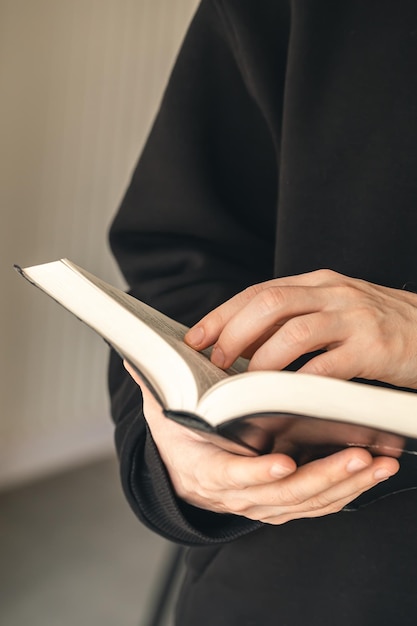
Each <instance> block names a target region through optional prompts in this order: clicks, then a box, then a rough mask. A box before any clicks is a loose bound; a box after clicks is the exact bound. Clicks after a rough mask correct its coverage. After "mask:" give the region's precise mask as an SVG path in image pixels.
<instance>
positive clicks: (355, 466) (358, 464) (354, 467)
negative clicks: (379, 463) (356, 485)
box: [346, 459, 369, 474]
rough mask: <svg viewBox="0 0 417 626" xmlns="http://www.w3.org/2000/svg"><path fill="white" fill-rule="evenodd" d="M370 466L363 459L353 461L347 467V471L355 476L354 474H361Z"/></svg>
mask: <svg viewBox="0 0 417 626" xmlns="http://www.w3.org/2000/svg"><path fill="white" fill-rule="evenodd" d="M368 465H369V463H367V462H366V461H363V460H362V459H351V460H350V461H349V463H348V464H347V465H346V469H347V471H348V472H350V473H351V474H353V473H354V472H360V471H361V470H363V469H365V467H368Z"/></svg>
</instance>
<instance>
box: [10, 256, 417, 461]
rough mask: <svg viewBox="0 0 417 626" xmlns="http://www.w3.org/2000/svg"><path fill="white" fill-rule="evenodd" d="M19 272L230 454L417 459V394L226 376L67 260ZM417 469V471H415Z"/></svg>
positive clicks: (170, 323) (177, 328) (274, 376)
mask: <svg viewBox="0 0 417 626" xmlns="http://www.w3.org/2000/svg"><path fill="white" fill-rule="evenodd" d="M15 267H16V269H17V270H18V271H19V272H20V273H21V274H22V275H23V276H24V277H25V278H27V279H28V280H29V281H30V282H31V283H33V284H35V285H36V286H38V287H40V288H41V289H42V290H43V291H44V292H46V293H47V294H48V295H50V296H51V297H52V298H53V299H54V300H56V301H57V302H59V303H60V304H61V305H63V306H64V307H65V308H66V309H68V310H69V311H71V312H72V313H73V314H74V315H76V316H77V317H78V318H79V319H80V320H82V321H83V322H85V323H86V324H88V325H89V326H90V327H91V328H92V329H94V330H95V331H96V332H97V333H98V334H99V335H101V336H102V337H103V338H104V339H105V340H106V341H107V342H108V343H109V344H110V345H111V346H112V347H113V348H114V349H115V350H116V351H117V352H118V353H119V354H120V355H121V356H122V357H123V358H124V359H126V360H127V361H128V362H129V363H131V365H132V366H133V367H134V368H135V369H136V370H137V371H138V372H139V373H140V375H141V376H142V378H143V379H144V380H145V381H146V384H147V385H148V386H149V388H150V389H151V390H152V392H153V394H154V395H155V397H156V398H157V399H158V401H159V402H160V404H161V405H162V407H163V410H164V412H165V415H166V416H167V417H169V418H171V419H174V420H176V421H177V422H179V423H181V424H183V425H184V426H186V427H188V428H192V429H194V430H197V431H199V432H200V433H201V434H202V435H203V436H205V437H207V438H208V439H210V440H212V441H213V442H215V443H217V444H218V445H221V446H222V447H224V448H225V449H227V450H229V451H232V452H235V453H240V454H247V455H256V454H264V453H268V452H271V451H277V452H283V453H286V454H289V455H290V456H292V457H293V458H294V459H295V460H296V461H297V462H298V463H299V464H302V463H305V462H307V461H309V460H311V459H314V458H318V457H321V456H324V455H326V454H329V453H331V452H334V451H336V450H340V449H342V448H344V447H346V446H361V447H366V448H367V449H369V450H370V451H371V452H372V453H373V454H375V455H377V454H384V455H389V456H394V457H398V458H399V457H400V456H401V455H403V454H404V453H406V454H407V453H409V454H410V455H415V454H417V452H416V451H417V393H412V392H408V391H403V390H397V389H391V388H384V387H381V386H376V385H371V384H365V383H360V382H353V381H340V380H335V379H331V378H325V377H319V376H313V375H308V374H299V373H297V372H287V371H283V372H277V371H265V372H246V371H245V368H246V364H247V362H246V361H245V360H243V359H239V360H238V361H236V363H235V365H234V367H233V368H231V369H229V370H227V371H223V370H221V369H219V368H217V367H216V366H214V365H213V364H212V363H211V362H210V359H209V352H208V351H205V352H204V353H198V352H196V351H194V350H193V349H191V348H190V347H188V346H187V345H186V344H185V343H184V341H183V337H184V334H185V332H186V331H187V328H186V327H185V326H183V325H182V324H179V323H178V322H176V321H174V320H172V319H170V318H169V317H167V316H165V315H163V314H162V313H160V312H158V311H156V310H154V309H152V308H151V307H149V306H148V305H146V304H144V303H143V302H140V301H138V300H137V299H135V298H133V297H131V296H129V295H127V294H125V293H124V292H123V291H121V290H119V289H117V288H115V287H112V286H110V285H108V284H107V283H105V282H103V281H102V280H100V279H99V278H97V277H95V276H93V275H92V274H90V273H88V272H86V271H85V270H83V269H82V268H80V267H77V266H76V265H74V264H73V263H71V262H70V261H68V260H67V259H61V260H59V261H54V262H52V263H46V264H43V265H36V266H33V267H28V268H25V269H21V268H20V267H18V266H15ZM416 465H417V461H416Z"/></svg>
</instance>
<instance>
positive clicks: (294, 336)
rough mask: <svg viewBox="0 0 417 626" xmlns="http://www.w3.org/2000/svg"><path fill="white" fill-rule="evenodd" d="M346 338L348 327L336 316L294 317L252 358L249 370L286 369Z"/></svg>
mask: <svg viewBox="0 0 417 626" xmlns="http://www.w3.org/2000/svg"><path fill="white" fill-rule="evenodd" d="M347 337H348V327H347V326H346V325H343V324H342V320H341V317H340V316H338V315H335V314H333V313H327V312H325V311H321V312H320V313H311V314H308V315H300V316H297V317H294V318H292V319H290V320H289V321H287V322H286V323H285V324H284V325H283V326H281V327H280V328H277V330H276V332H275V333H274V334H272V335H271V336H270V337H269V338H268V339H267V340H266V341H265V342H264V343H263V344H262V345H260V346H259V347H258V349H257V350H256V351H255V352H254V353H253V354H252V358H251V361H250V363H249V370H265V369H283V368H284V367H286V366H287V365H289V364H290V363H292V362H293V361H295V360H296V359H297V358H298V357H300V356H303V355H304V354H308V353H311V352H314V351H317V350H320V349H329V348H331V347H332V346H333V345H335V344H339V343H341V342H344V341H345V340H346V339H347Z"/></svg>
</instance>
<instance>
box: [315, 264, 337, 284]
mask: <svg viewBox="0 0 417 626" xmlns="http://www.w3.org/2000/svg"><path fill="white" fill-rule="evenodd" d="M311 276H312V278H313V281H314V282H315V284H317V285H328V284H332V283H334V282H335V281H336V280H338V279H340V277H341V274H338V273H337V272H335V271H334V270H329V269H327V268H322V269H319V270H315V271H314V272H311Z"/></svg>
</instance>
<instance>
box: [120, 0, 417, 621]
mask: <svg viewBox="0 0 417 626" xmlns="http://www.w3.org/2000/svg"><path fill="white" fill-rule="evenodd" d="M416 72H417V4H416V3H415V1H414V0H396V2H395V3H394V2H393V1H392V0H344V1H343V2H342V1H341V0H261V1H257V2H255V0H204V1H203V2H202V3H201V5H200V7H199V9H198V10H197V13H196V15H195V17H194V20H193V22H192V24H191V27H190V29H189V31H188V33H187V35H186V38H185V41H184V44H183V46H182V48H181V51H180V53H179V56H178V59H177V62H176V64H175V67H174V70H173V72H172V76H171V78H170V81H169V84H168V86H167V89H166V91H165V94H164V97H163V101H162V103H161V107H160V110H159V112H158V115H157V117H156V120H155V123H154V125H153V128H152V130H151V133H150V136H149V139H148V141H147V144H146V146H145V149H144V151H143V153H142V155H141V157H140V160H139V162H138V165H137V167H136V169H135V172H134V174H133V177H132V180H131V184H130V186H129V188H128V190H127V193H126V195H125V198H124V200H123V203H122V206H121V208H120V210H119V212H118V214H117V216H116V218H115V220H114V223H113V225H112V229H111V233H110V241H111V245H112V249H113V251H114V254H115V256H116V258H117V259H118V262H119V264H120V267H121V269H122V271H123V272H124V274H125V276H126V278H127V281H128V282H129V284H130V285H131V290H132V293H133V294H134V295H137V296H138V297H140V298H141V299H142V300H144V301H147V302H149V303H150V304H151V305H153V306H155V307H156V308H158V309H160V310H162V311H164V312H166V313H167V314H168V315H170V316H171V317H174V318H177V319H179V320H180V321H182V322H184V323H186V324H188V325H190V324H192V323H194V322H195V321H197V320H198V319H199V318H200V317H201V316H202V315H203V314H204V313H206V312H207V311H208V310H210V309H211V308H213V307H214V306H215V305H217V304H219V303H220V302H222V301H224V300H225V299H227V298H228V297H230V296H231V295H233V294H234V293H236V292H237V291H239V290H241V289H242V288H244V287H245V286H247V285H249V284H252V283H256V282H260V281H263V280H267V279H269V278H272V277H274V276H284V275H289V274H296V273H300V272H308V271H312V270H315V269H318V268H331V269H333V270H336V271H338V272H341V273H343V274H347V275H349V276H353V277H358V278H363V279H366V280H369V281H371V282H375V283H378V284H382V285H387V286H390V287H394V288H398V289H401V288H402V287H403V286H404V285H405V284H412V283H414V284H416V283H417V75H416ZM416 332H417V330H416ZM109 380H110V392H111V398H112V411H113V416H114V420H115V422H116V443H117V448H118V453H119V458H120V464H121V476H122V483H123V487H124V490H125V493H126V495H127V498H128V500H129V502H130V504H131V506H132V508H133V509H134V511H135V512H136V514H137V515H138V516H139V517H140V519H141V520H142V521H143V522H144V523H146V524H147V525H148V526H150V527H151V528H152V529H154V530H156V531H157V532H159V533H160V534H162V535H163V536H165V537H168V538H169V539H172V540H174V541H178V542H182V543H185V544H189V545H195V546H197V545H203V546H204V545H207V546H210V545H211V546H212V547H207V548H200V549H199V550H197V551H196V550H194V551H191V553H190V569H189V575H188V578H187V583H186V587H185V590H184V592H183V595H182V601H181V603H180V610H179V616H180V617H179V621H178V625H179V626H185V625H186V624H187V625H188V624H197V623H198V624H201V626H204V625H206V624H207V625H209V624H216V625H223V624H224V625H226V624H227V626H233V625H234V624H239V626H244V625H246V624H247V625H249V624H254V625H255V624H256V626H262V625H263V624H277V625H280V624H285V625H288V626H292V625H293V624H294V625H295V624H297V625H301V624H303V625H304V624H310V625H311V624H316V623H317V624H332V625H333V624H336V623H337V624H339V625H346V626H347V625H349V626H350V625H353V624H355V626H360V625H362V624H363V625H364V626H365V625H366V626H370V625H372V624H388V623H395V624H401V625H403V624H414V623H415V618H414V617H413V616H415V615H416V614H417V593H416V591H417V589H415V585H414V581H413V580H412V576H413V573H414V563H415V562H417V560H416V559H417V542H416V541H415V539H414V527H415V524H416V520H417V517H416V515H417V493H416V491H414V490H410V491H407V492H404V493H402V494H397V495H392V496H389V497H387V498H384V499H383V500H379V501H377V502H376V503H375V504H371V505H369V506H367V507H364V508H361V509H359V510H358V511H356V512H354V513H346V512H342V513H339V514H337V515H332V516H328V517H325V518H321V519H316V520H300V521H295V522H290V523H289V524H286V525H284V526H278V527H269V526H263V527H262V526H261V525H260V524H258V523H256V522H251V521H249V520H246V519H244V518H239V517H236V516H225V515H217V514H214V513H209V512H206V511H201V510H200V509H197V508H194V507H191V506H188V505H186V504H184V503H182V502H181V501H179V500H178V499H177V498H176V497H175V494H174V493H173V491H172V489H171V486H170V482H169V479H168V477H167V474H166V471H165V469H164V467H163V465H162V463H161V461H160V458H159V455H158V452H157V450H156V447H155V445H154V443H153V442H152V438H151V436H150V434H149V432H148V431H147V428H146V425H145V422H144V419H143V415H142V412H141V408H140V407H141V399H140V392H139V390H138V388H137V387H136V385H135V384H134V383H133V382H132V381H131V379H130V378H129V377H128V376H127V374H126V373H125V372H124V370H123V367H122V366H121V364H120V362H119V360H118V359H117V357H116V356H115V355H112V359H111V366H110V375H109ZM394 417H395V416H394ZM232 540H233V541H232ZM190 589H192V594H191V593H190ZM249 589H252V593H249ZM221 606H224V607H225V608H224V609H220V608H219V607H221ZM208 607H210V608H208ZM206 608H207V611H206ZM274 609H275V612H274ZM197 617H198V621H193V620H197Z"/></svg>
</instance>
